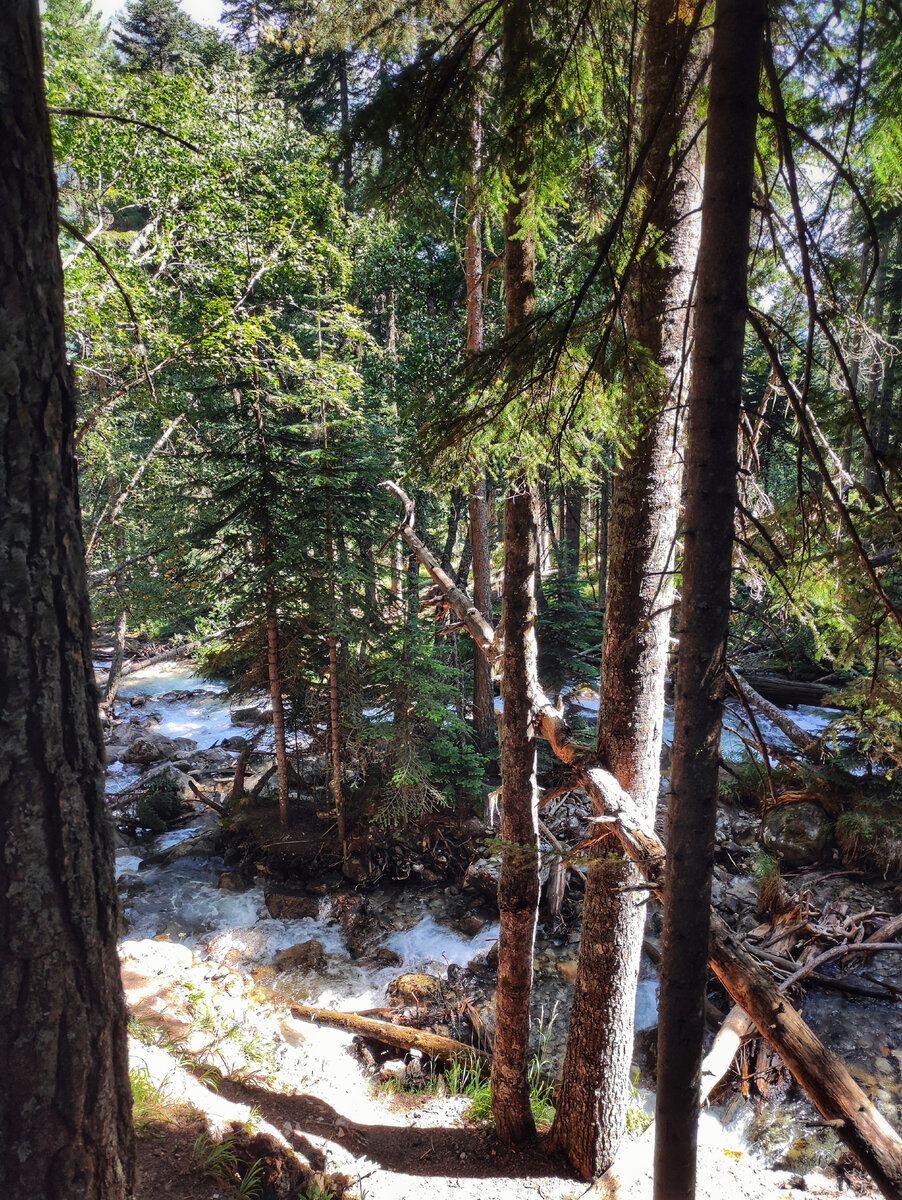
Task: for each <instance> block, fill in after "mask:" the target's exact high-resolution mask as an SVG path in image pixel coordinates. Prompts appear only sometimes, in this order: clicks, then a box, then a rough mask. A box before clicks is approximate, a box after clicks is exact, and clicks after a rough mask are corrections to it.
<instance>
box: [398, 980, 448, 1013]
mask: <svg viewBox="0 0 902 1200" xmlns="http://www.w3.org/2000/svg"><path fill="white" fill-rule="evenodd" d="M443 992H444V986H443V982H442V980H441V979H439V978H438V976H437V975H426V974H424V973H421V972H412V973H410V974H407V975H399V976H398V978H397V979H393V980H392V981H391V983H390V984H389V985H388V987H387V988H386V990H385V995H386V998H387V999H388V1002H389V1004H390V1005H392V1006H393V1007H397V1006H399V1005H405V1004H415V1005H417V1007H419V1006H421V1005H422V1006H428V1005H430V1004H435V1003H438V1002H440V1001H441V999H442V996H443Z"/></svg>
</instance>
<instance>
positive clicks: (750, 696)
mask: <svg viewBox="0 0 902 1200" xmlns="http://www.w3.org/2000/svg"><path fill="white" fill-rule="evenodd" d="M728 678H729V680H730V683H731V685H732V686H733V688H734V690H735V691H736V692H737V693H738V694H739V696H740V697H741V698H742V699H743V700H745V702H746V703H747V704H749V705H751V707H752V708H757V709H758V711H759V712H760V713H763V714H764V716H766V717H767V719H768V720H769V721H771V722H773V724H774V725H776V727H777V728H778V729H782V730H783V732H784V733H785V734H786V736H787V737H788V738H789V740H790V741H791V742H792V744H793V745H794V746H797V747H798V748H799V750H801V752H802V753H803V754H804V755H805V757H806V758H808V759H810V760H811V761H812V762H823V760H824V743H823V742H822V741H821V739H820V738H817V737H812V736H811V734H810V733H806V731H805V730H804V729H801V728H800V727H799V726H798V725H797V724H796V723H795V721H793V720H792V718H791V717H788V716H787V715H786V713H785V712H783V710H782V709H779V708H777V706H776V705H775V704H771V703H770V701H769V700H765V699H764V697H763V696H762V695H760V694H759V693H758V692H757V691H755V689H754V688H753V687H752V686H751V684H750V683H749V682H748V680H746V679H743V677H742V676H741V675H737V674H736V672H735V671H730V672H729V675H728Z"/></svg>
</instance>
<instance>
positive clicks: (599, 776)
mask: <svg viewBox="0 0 902 1200" xmlns="http://www.w3.org/2000/svg"><path fill="white" fill-rule="evenodd" d="M389 486H390V490H391V491H392V492H394V494H395V495H396V496H398V497H399V499H400V500H401V501H402V503H403V504H404V509H405V519H404V521H403V522H402V524H401V526H400V528H399V530H398V533H400V535H401V536H402V537H403V538H404V540H405V541H406V542H407V544H408V546H410V548H411V550H413V552H414V553H415V554H416V555H417V557H418V559H419V560H420V561H421V562H424V564H425V559H424V558H423V557H422V552H423V551H424V550H425V551H426V554H428V555H429V559H431V561H432V562H433V563H435V561H436V560H435V559H434V558H433V556H432V555H431V554H429V552H428V550H426V548H425V547H424V545H423V543H422V541H421V540H420V539H419V538H418V537H417V535H416V534H415V533H414V531H413V501H412V500H411V499H410V498H409V497H408V496H407V495H406V494H405V493H404V492H403V491H402V490H401V488H399V487H398V485H397V484H394V483H393V484H391V485H389ZM426 565H427V569H429V568H428V564H426ZM439 570H440V568H439ZM430 574H431V575H432V578H433V579H434V581H435V582H436V583H438V584H439V586H442V587H444V585H443V584H442V581H441V579H440V578H439V577H438V574H437V573H436V572H434V571H432V570H430ZM446 578H447V577H446ZM446 595H447V596H448V599H449V601H450V603H451V607H452V608H453V609H454V610H455V612H456V613H457V615H458V616H459V617H460V619H461V620H462V621H463V622H464V624H465V625H466V626H467V628H468V629H474V627H476V628H477V629H478V638H479V639H481V641H480V644H482V643H483V642H484V643H486V644H487V646H488V647H489V648H490V649H491V650H492V651H493V652H495V653H497V647H496V645H495V632H494V630H493V629H492V627H491V625H490V624H489V622H488V621H486V620H485V618H484V617H482V615H481V614H479V616H480V622H479V623H478V625H477V622H476V621H475V619H474V618H473V616H472V613H473V611H475V610H474V606H473V603H472V601H471V600H470V598H469V596H467V595H466V593H463V592H461V591H460V589H458V588H454V591H453V592H452V591H450V590H447V591H446ZM458 596H459V597H461V599H459V600H458V598H457V597H458ZM458 605H459V607H458ZM474 636H476V635H475V634H474ZM530 699H531V702H532V707H533V711H534V718H533V719H534V721H535V726H536V730H537V732H538V733H539V735H540V736H541V737H543V738H545V740H546V741H548V743H549V744H550V746H551V748H552V750H553V751H554V753H555V754H556V755H557V757H558V758H559V759H561V761H562V762H565V763H567V764H568V765H570V766H571V767H572V768H573V769H574V771H575V772H576V774H577V776H578V778H579V780H580V783H581V784H582V786H583V788H584V789H585V791H586V792H587V793H588V795H589V797H590V799H591V800H592V804H593V806H594V808H595V811H596V813H597V814H598V815H597V816H596V818H595V820H596V821H599V822H604V823H605V825H606V827H607V828H608V829H610V831H611V833H612V834H613V835H614V836H615V837H616V838H617V840H618V841H619V842H620V845H621V847H622V849H623V850H624V852H625V853H626V854H628V855H629V857H630V858H632V859H633V861H634V862H635V863H636V865H637V866H638V867H639V869H640V870H641V871H642V873H643V874H644V875H645V878H646V880H647V881H648V884H649V891H652V892H654V893H655V894H658V895H660V887H661V883H662V868H663V864H664V855H665V851H664V846H663V843H662V842H661V841H660V839H659V838H658V837H657V835H656V834H655V831H654V829H653V828H652V827H651V826H650V825H649V824H648V823H647V822H646V821H645V820H644V819H643V817H642V814H641V813H640V812H639V811H638V809H637V808H636V805H635V804H634V803H633V800H632V797H631V796H630V795H629V793H628V792H626V791H625V790H624V789H623V788H622V787H621V786H620V783H619V782H618V780H617V779H616V777H615V776H614V775H613V774H612V773H611V772H610V771H609V770H607V768H606V767H605V765H604V764H603V763H602V761H601V760H600V759H599V757H598V754H597V753H596V751H595V750H594V749H592V748H591V747H588V746H583V745H581V744H580V743H579V742H577V741H576V739H575V738H574V737H573V736H572V734H571V732H570V727H569V726H568V725H567V723H566V721H565V720H564V719H563V717H562V716H561V715H560V713H559V712H558V710H557V708H556V707H555V706H554V705H552V704H551V702H550V700H549V698H548V697H547V696H546V695H545V693H544V692H543V691H542V690H541V689H540V688H538V687H537V688H536V691H535V694H534V695H533V696H532V697H531V698H530ZM709 961H710V965H711V968H712V970H713V971H714V973H715V974H716V975H717V977H718V978H719V979H720V981H721V983H722V984H723V985H724V987H725V988H726V990H727V991H728V992H729V994H730V996H731V997H732V999H733V1001H734V1003H735V1004H738V1005H739V1006H741V1008H743V1009H744V1011H745V1012H746V1013H747V1014H748V1015H749V1017H750V1018H751V1019H752V1021H754V1023H755V1026H756V1028H757V1029H758V1032H759V1033H760V1034H761V1036H762V1037H763V1038H765V1039H766V1041H767V1042H769V1043H770V1045H771V1046H772V1047H773V1048H774V1049H775V1050H776V1051H777V1053H778V1054H779V1055H780V1057H781V1058H782V1059H783V1062H784V1063H785V1064H786V1066H787V1068H788V1070H789V1071H790V1072H791V1073H792V1075H793V1076H794V1077H795V1079H796V1080H798V1082H799V1083H800V1084H801V1085H802V1087H803V1088H804V1089H805V1091H806V1092H807V1094H808V1096H809V1098H810V1099H811V1101H812V1102H813V1104H814V1105H815V1107H816V1108H817V1109H818V1111H819V1112H820V1113H821V1115H822V1116H823V1117H824V1118H825V1120H826V1121H827V1122H828V1123H829V1124H830V1125H831V1126H832V1127H833V1129H834V1130H835V1132H836V1134H837V1136H838V1137H840V1138H842V1140H843V1141H844V1142H845V1144H846V1145H847V1146H848V1147H849V1149H850V1150H851V1151H852V1152H853V1154H854V1155H855V1156H856V1158H857V1159H858V1160H859V1162H860V1163H861V1165H862V1167H863V1168H864V1169H865V1170H866V1171H867V1172H868V1174H869V1175H870V1176H871V1178H872V1179H873V1180H874V1182H875V1183H876V1185H877V1187H878V1188H879V1189H880V1191H881V1192H882V1193H883V1195H884V1196H886V1197H887V1198H888V1200H902V1138H900V1137H899V1135H898V1134H897V1133H896V1131H895V1130H894V1129H893V1127H892V1126H891V1125H890V1124H889V1122H888V1121H887V1120H886V1119H885V1118H884V1117H883V1116H882V1115H881V1114H880V1113H879V1112H878V1110H877V1109H876V1108H875V1106H874V1105H873V1104H872V1103H871V1101H870V1100H869V1099H868V1097H867V1096H866V1095H865V1093H864V1092H863V1091H862V1089H861V1088H860V1087H859V1086H858V1084H857V1083H856V1082H855V1080H854V1079H853V1078H852V1076H851V1075H850V1073H849V1070H848V1068H847V1067H846V1065H845V1063H844V1062H843V1061H842V1060H841V1059H840V1058H839V1057H838V1056H837V1055H835V1054H834V1053H833V1052H832V1051H831V1050H828V1049H827V1047H826V1046H824V1044H823V1043H822V1042H821V1041H820V1039H819V1038H818V1037H817V1036H816V1035H815V1033H814V1032H813V1031H812V1030H811V1029H809V1027H808V1025H806V1023H805V1022H804V1021H803V1020H802V1017H801V1016H800V1015H799V1013H797V1012H796V1011H795V1009H794V1008H792V1006H791V1005H790V1004H789V1002H788V1001H787V999H786V997H785V995H783V993H782V992H780V990H779V988H778V987H777V986H776V984H775V983H774V981H773V979H772V978H771V976H770V975H769V974H767V972H765V971H764V970H763V969H762V968H761V967H760V966H759V965H758V963H756V962H755V960H754V959H753V958H752V957H751V955H749V954H748V952H747V951H746V950H745V949H744V948H743V946H742V945H741V944H740V942H739V940H738V939H737V937H736V935H735V934H734V933H733V932H732V930H731V929H730V927H729V926H728V925H727V924H726V922H725V921H724V920H723V919H722V918H721V917H720V915H719V914H718V913H716V912H714V911H713V910H712V913H711V935H710V959H709ZM389 1028H391V1026H389Z"/></svg>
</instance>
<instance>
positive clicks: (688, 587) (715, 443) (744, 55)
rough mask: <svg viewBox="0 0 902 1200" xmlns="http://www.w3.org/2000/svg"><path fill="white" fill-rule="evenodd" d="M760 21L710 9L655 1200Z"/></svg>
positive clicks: (691, 863) (680, 1141) (702, 933)
mask: <svg viewBox="0 0 902 1200" xmlns="http://www.w3.org/2000/svg"><path fill="white" fill-rule="evenodd" d="M765 19H766V5H765V2H764V0H718V2H717V5H716V8H715V13H714V41H713V45H712V51H711V82H710V87H709V95H708V123H707V146H706V150H705V185H704V194H703V200H702V233H701V243H700V247H699V260H698V297H697V301H696V311H695V345H694V349H693V357H692V385H691V388H690V393H689V444H688V450H687V458H686V515H685V525H684V532H683V544H684V556H683V589H682V603H681V605H680V615H681V622H680V626H681V627H680V654H679V664H678V667H677V678H676V689H675V691H676V704H675V710H676V711H675V716H674V740H673V755H672V764H673V765H672V773H671V795H670V804H669V807H668V812H667V838H666V842H667V847H668V858H667V870H666V882H665V889H664V928H663V934H662V958H661V967H660V972H659V974H660V980H661V990H660V998H659V1021H658V1089H657V1120H656V1126H657V1134H656V1138H655V1197H656V1198H657V1200H682V1198H683V1197H685V1198H686V1200H690V1198H691V1197H693V1196H694V1195H695V1164H696V1139H697V1129H698V1106H699V1071H700V1066H701V1058H702V1039H703V1036H704V1003H705V988H706V983H707V974H708V929H709V914H710V911H711V909H710V905H711V872H712V868H713V862H714V819H715V816H716V806H717V772H718V766H719V757H720V731H721V717H722V711H723V697H724V693H725V689H726V640H727V627H728V624H729V617H730V576H731V569H732V552H733V519H734V517H733V514H734V510H735V504H736V470H737V442H738V436H739V418H740V405H741V400H742V350H743V342H744V338H745V323H746V309H747V275H748V247H749V230H750V224H751V211H752V186H753V182H754V156H755V126H756V122H757V114H758V82H759V75H760V65H761V55H762V47H763V38H764V23H765ZM750 1015H751V1016H754V1013H751V1014H750Z"/></svg>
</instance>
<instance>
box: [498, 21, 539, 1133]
mask: <svg viewBox="0 0 902 1200" xmlns="http://www.w3.org/2000/svg"><path fill="white" fill-rule="evenodd" d="M502 36H503V51H502V54H503V60H504V68H503V69H504V75H505V85H506V89H507V93H508V97H509V102H511V101H512V100H513V98H514V97H515V96H516V95H517V93H518V89H519V87H520V85H521V84H522V83H523V81H524V79H525V77H526V73H527V71H528V69H529V53H530V47H531V37H532V29H531V11H530V3H529V0H507V3H506V4H505V8H504V18H503V35H502ZM508 145H509V147H510V159H509V163H508V181H509V186H510V188H511V199H510V200H509V202H508V206H507V211H506V213H505V218H504V234H505V255H504V286H505V335H506V336H507V337H508V338H509V339H510V343H511V352H510V358H509V362H508V383H509V386H510V387H511V389H512V390H513V391H514V392H516V391H517V390H519V388H520V387H522V384H523V379H524V376H525V374H526V372H527V371H528V369H529V355H530V349H531V347H530V340H529V339H530V334H529V322H530V320H531V318H532V315H533V312H534V310H535V239H534V236H533V233H532V229H531V223H530V221H529V217H530V215H531V211H532V204H533V196H532V158H531V154H530V148H529V141H528V134H527V130H526V127H525V125H523V124H517V125H515V126H514V127H513V128H512V129H511V130H510V132H509V136H508ZM537 561H538V537H537V530H536V514H535V508H534V502H533V496H532V491H531V489H530V487H529V485H528V483H527V480H526V478H525V476H522V475H521V476H520V477H519V478H517V479H516V480H515V481H514V484H513V486H512V488H511V491H510V493H509V494H508V497H507V500H506V501H505V505H504V590H503V594H502V610H503V618H502V619H503V621H504V631H505V638H504V659H503V669H504V674H503V676H502V680H501V698H502V701H503V702H504V743H503V745H502V747H501V795H502V801H501V803H502V811H501V837H502V840H503V842H504V851H503V854H502V860H501V878H500V881H499V886H498V908H499V911H500V916H501V932H500V937H499V942H498V993H497V1000H496V1017H495V1053H494V1059H493V1062H492V1115H493V1116H494V1118H495V1127H496V1129H497V1131H498V1136H499V1137H500V1138H501V1140H502V1141H503V1142H507V1143H517V1142H523V1141H527V1140H528V1139H530V1138H532V1137H534V1136H535V1121H534V1119H533V1115H532V1109H531V1107H530V1103H529V1078H528V1071H529V997H530V991H531V988H532V960H533V945H534V941H535V931H536V921H537V919H538V911H539V862H538V853H539V827H538V788H537V785H536V733H535V726H534V723H533V720H532V702H531V699H530V698H531V696H532V695H534V694H535V690H536V689H537V687H538V665H537V650H536V638H535V599H534V594H533V587H534V581H535V574H536V565H537Z"/></svg>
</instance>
